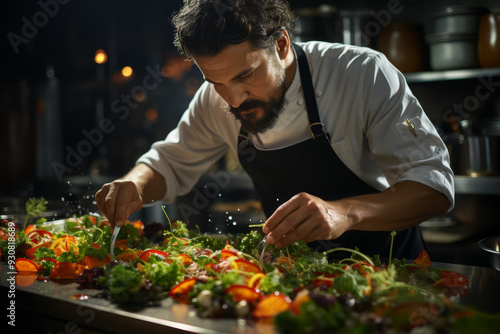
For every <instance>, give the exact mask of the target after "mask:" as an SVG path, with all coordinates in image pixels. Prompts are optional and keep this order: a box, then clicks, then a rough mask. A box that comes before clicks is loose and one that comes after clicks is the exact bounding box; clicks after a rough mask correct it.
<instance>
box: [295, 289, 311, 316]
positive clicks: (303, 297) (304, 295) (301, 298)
mask: <svg viewBox="0 0 500 334" xmlns="http://www.w3.org/2000/svg"><path fill="white" fill-rule="evenodd" d="M310 300H311V298H310V297H309V292H308V291H307V290H302V291H300V292H299V293H297V295H296V296H295V298H294V299H293V301H292V303H291V304H290V311H291V312H292V313H294V314H297V315H299V314H300V313H301V311H300V308H301V307H302V304H304V303H306V302H308V301H310Z"/></svg>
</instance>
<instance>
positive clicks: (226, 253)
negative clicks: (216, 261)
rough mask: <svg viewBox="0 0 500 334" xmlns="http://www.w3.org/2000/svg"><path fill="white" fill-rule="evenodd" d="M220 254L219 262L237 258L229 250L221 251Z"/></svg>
mask: <svg viewBox="0 0 500 334" xmlns="http://www.w3.org/2000/svg"><path fill="white" fill-rule="evenodd" d="M220 254H221V256H220V259H221V260H227V259H229V258H231V257H235V258H237V257H238V253H236V252H233V251H231V250H227V249H223V250H221V251H220Z"/></svg>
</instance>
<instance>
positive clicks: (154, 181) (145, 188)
mask: <svg viewBox="0 0 500 334" xmlns="http://www.w3.org/2000/svg"><path fill="white" fill-rule="evenodd" d="M121 179H122V180H130V181H132V182H134V183H135V184H136V186H137V189H138V191H139V193H140V194H141V197H142V200H143V202H144V204H149V203H153V202H155V201H157V200H160V199H162V198H163V197H164V196H165V193H166V186H165V179H164V178H163V176H162V175H161V174H160V173H158V172H157V171H155V170H154V169H152V168H151V167H149V166H148V165H146V164H142V163H139V164H137V165H135V166H134V167H133V168H132V169H131V170H130V171H129V172H128V173H127V174H126V175H125V176H124V177H122V178H121Z"/></svg>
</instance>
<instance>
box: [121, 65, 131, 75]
mask: <svg viewBox="0 0 500 334" xmlns="http://www.w3.org/2000/svg"><path fill="white" fill-rule="evenodd" d="M133 72H134V71H133V70H132V67H130V66H125V67H124V68H122V75H123V76H124V77H129V76H131V75H132V73H133Z"/></svg>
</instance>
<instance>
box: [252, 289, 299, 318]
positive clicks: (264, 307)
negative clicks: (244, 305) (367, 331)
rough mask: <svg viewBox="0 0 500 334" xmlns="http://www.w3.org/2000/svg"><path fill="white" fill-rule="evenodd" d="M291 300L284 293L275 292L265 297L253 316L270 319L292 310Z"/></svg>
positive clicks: (258, 304) (256, 307)
mask: <svg viewBox="0 0 500 334" xmlns="http://www.w3.org/2000/svg"><path fill="white" fill-rule="evenodd" d="M291 302H292V301H291V300H290V298H289V297H287V296H285V295H284V294H282V293H279V292H275V293H273V294H269V295H267V296H264V297H263V298H262V299H261V300H260V301H259V302H258V303H257V305H256V306H255V308H254V310H253V312H252V316H253V317H254V318H270V317H274V316H276V315H277V314H279V313H282V312H285V311H286V310H288V309H289V308H290V304H291Z"/></svg>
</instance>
